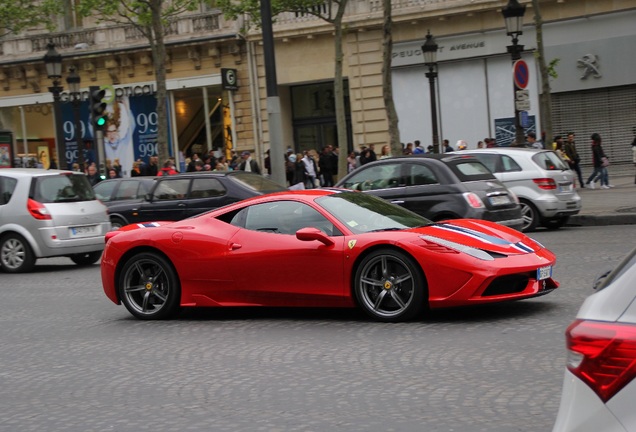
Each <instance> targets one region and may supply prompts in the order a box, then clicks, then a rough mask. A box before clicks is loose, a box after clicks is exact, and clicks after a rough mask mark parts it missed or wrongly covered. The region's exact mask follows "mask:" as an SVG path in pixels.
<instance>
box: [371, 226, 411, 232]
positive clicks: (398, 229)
mask: <svg viewBox="0 0 636 432" xmlns="http://www.w3.org/2000/svg"><path fill="white" fill-rule="evenodd" d="M405 229H407V228H406V227H404V228H395V227H393V228H378V229H374V230H371V231H367V232H380V231H402V230H405Z"/></svg>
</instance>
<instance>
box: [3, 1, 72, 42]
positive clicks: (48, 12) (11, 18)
mask: <svg viewBox="0 0 636 432" xmlns="http://www.w3.org/2000/svg"><path fill="white" fill-rule="evenodd" d="M61 12H62V7H61V3H60V2H59V1H56V0H44V1H34V0H0V38H2V37H5V36H8V35H10V34H16V33H20V32H21V31H22V30H27V29H35V28H37V27H40V26H42V25H44V26H45V27H46V28H47V29H48V30H52V29H54V28H55V23H54V22H53V21H52V20H51V16H55V15H57V14H59V13H61Z"/></svg>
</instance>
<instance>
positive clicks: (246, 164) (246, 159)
mask: <svg viewBox="0 0 636 432" xmlns="http://www.w3.org/2000/svg"><path fill="white" fill-rule="evenodd" d="M241 158H242V159H243V161H242V162H241V163H240V164H239V167H238V169H239V170H241V171H246V172H253V173H255V174H260V173H261V169H260V167H259V166H258V162H256V161H255V160H254V159H252V153H250V152H249V151H247V150H245V151H244V152H243V153H241Z"/></svg>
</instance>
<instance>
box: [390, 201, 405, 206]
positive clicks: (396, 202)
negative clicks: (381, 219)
mask: <svg viewBox="0 0 636 432" xmlns="http://www.w3.org/2000/svg"><path fill="white" fill-rule="evenodd" d="M391 204H398V205H401V204H404V201H391Z"/></svg>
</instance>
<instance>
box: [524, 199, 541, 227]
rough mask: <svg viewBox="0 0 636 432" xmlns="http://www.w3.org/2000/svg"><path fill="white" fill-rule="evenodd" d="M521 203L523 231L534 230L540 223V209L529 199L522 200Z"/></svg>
mask: <svg viewBox="0 0 636 432" xmlns="http://www.w3.org/2000/svg"><path fill="white" fill-rule="evenodd" d="M519 204H521V218H522V219H523V225H522V226H521V232H532V231H534V230H535V229H536V228H537V225H538V224H539V211H538V210H537V208H536V207H535V206H534V204H532V203H530V202H528V201H520V203H519Z"/></svg>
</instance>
